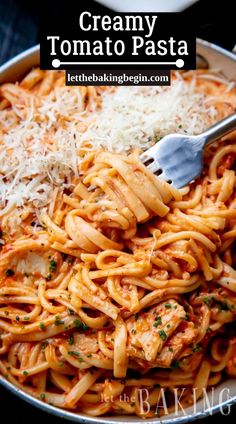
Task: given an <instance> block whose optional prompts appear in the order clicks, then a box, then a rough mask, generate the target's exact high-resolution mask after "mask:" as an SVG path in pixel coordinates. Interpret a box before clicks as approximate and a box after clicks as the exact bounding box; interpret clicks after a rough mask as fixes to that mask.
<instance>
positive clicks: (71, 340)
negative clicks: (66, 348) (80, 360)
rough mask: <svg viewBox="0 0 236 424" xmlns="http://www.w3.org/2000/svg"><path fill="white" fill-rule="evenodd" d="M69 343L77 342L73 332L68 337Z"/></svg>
mask: <svg viewBox="0 0 236 424" xmlns="http://www.w3.org/2000/svg"><path fill="white" fill-rule="evenodd" d="M68 343H69V345H70V346H72V345H73V344H74V343H75V341H74V336H73V334H71V335H70V337H69V339H68Z"/></svg>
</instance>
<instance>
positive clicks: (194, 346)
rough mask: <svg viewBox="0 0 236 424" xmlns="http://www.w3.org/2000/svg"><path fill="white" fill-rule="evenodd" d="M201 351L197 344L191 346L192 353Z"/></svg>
mask: <svg viewBox="0 0 236 424" xmlns="http://www.w3.org/2000/svg"><path fill="white" fill-rule="evenodd" d="M201 350H202V346H201V345H200V344H199V343H197V344H196V345H193V346H192V351H193V352H201Z"/></svg>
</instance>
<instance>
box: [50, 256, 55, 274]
mask: <svg viewBox="0 0 236 424" xmlns="http://www.w3.org/2000/svg"><path fill="white" fill-rule="evenodd" d="M56 267H57V261H55V259H52V260H51V261H50V263H49V273H50V274H53V273H54V271H55V269H56Z"/></svg>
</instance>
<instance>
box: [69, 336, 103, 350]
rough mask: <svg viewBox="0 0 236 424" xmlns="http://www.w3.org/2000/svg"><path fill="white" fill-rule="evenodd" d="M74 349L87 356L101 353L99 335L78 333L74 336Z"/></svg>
mask: <svg viewBox="0 0 236 424" xmlns="http://www.w3.org/2000/svg"><path fill="white" fill-rule="evenodd" d="M74 341H75V344H74V349H75V350H78V351H79V352H81V353H83V354H84V355H86V354H91V353H97V352H98V351H99V347H98V343H97V334H92V333H90V334H88V335H87V334H84V333H76V334H75V335H74Z"/></svg>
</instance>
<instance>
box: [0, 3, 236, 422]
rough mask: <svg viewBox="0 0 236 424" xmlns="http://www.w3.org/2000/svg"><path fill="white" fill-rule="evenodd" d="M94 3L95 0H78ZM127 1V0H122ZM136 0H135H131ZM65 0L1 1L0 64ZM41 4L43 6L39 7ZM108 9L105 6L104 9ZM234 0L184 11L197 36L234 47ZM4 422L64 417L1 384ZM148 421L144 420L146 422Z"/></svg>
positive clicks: (34, 39) (235, 415)
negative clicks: (46, 15)
mask: <svg viewBox="0 0 236 424" xmlns="http://www.w3.org/2000/svg"><path fill="white" fill-rule="evenodd" d="M76 1H80V2H83V1H84V3H85V5H88V3H91V2H92V0H76ZM121 1H128V0H121ZM129 1H135V0H129ZM63 3H64V5H65V1H64V2H62V1H60V0H57V1H54V0H48V1H47V2H46V1H44V0H43V1H40V0H39V1H38V2H36V1H34V0H0V65H1V64H2V63H4V62H5V61H6V60H8V59H10V58H11V57H13V56H15V55H16V54H18V53H20V52H22V51H23V50H25V49H27V48H29V47H31V46H33V45H35V44H37V43H38V41H39V35H38V19H39V14H40V9H41V11H43V13H48V10H49V8H50V9H53V8H58V7H59V8H60V7H63ZM39 4H40V7H39ZM103 9H105V8H103ZM234 9H235V8H234V1H233V0H221V1H219V0H200V1H199V2H198V3H196V4H195V5H193V6H192V7H190V8H189V9H187V10H186V11H185V12H184V13H185V16H186V19H188V20H192V22H194V21H195V24H196V26H197V36H198V37H200V38H203V39H205V40H208V41H211V42H214V43H216V44H219V45H221V46H222V47H225V48H226V49H228V50H232V49H233V47H234V46H235V44H236V30H235V11H234ZM0 407H1V409H0V414H1V422H4V421H5V419H7V421H8V423H17V424H37V423H40V424H42V423H45V424H49V423H50V424H62V423H65V421H64V420H62V419H60V418H57V417H54V416H52V415H48V414H46V413H44V412H41V411H40V410H37V409H36V408H34V407H32V406H30V405H28V404H27V403H25V402H23V401H22V400H20V399H18V398H17V397H15V396H14V395H12V394H11V393H9V392H7V391H6V390H5V389H4V388H3V387H2V386H0ZM218 420H224V422H226V423H227V424H231V423H235V420H236V407H233V408H232V411H231V414H230V415H228V416H222V415H218V416H216V415H214V416H212V417H208V418H204V419H203V420H201V423H202V424H213V423H215V422H216V421H217V422H218ZM143 422H144V423H145V421H143Z"/></svg>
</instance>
